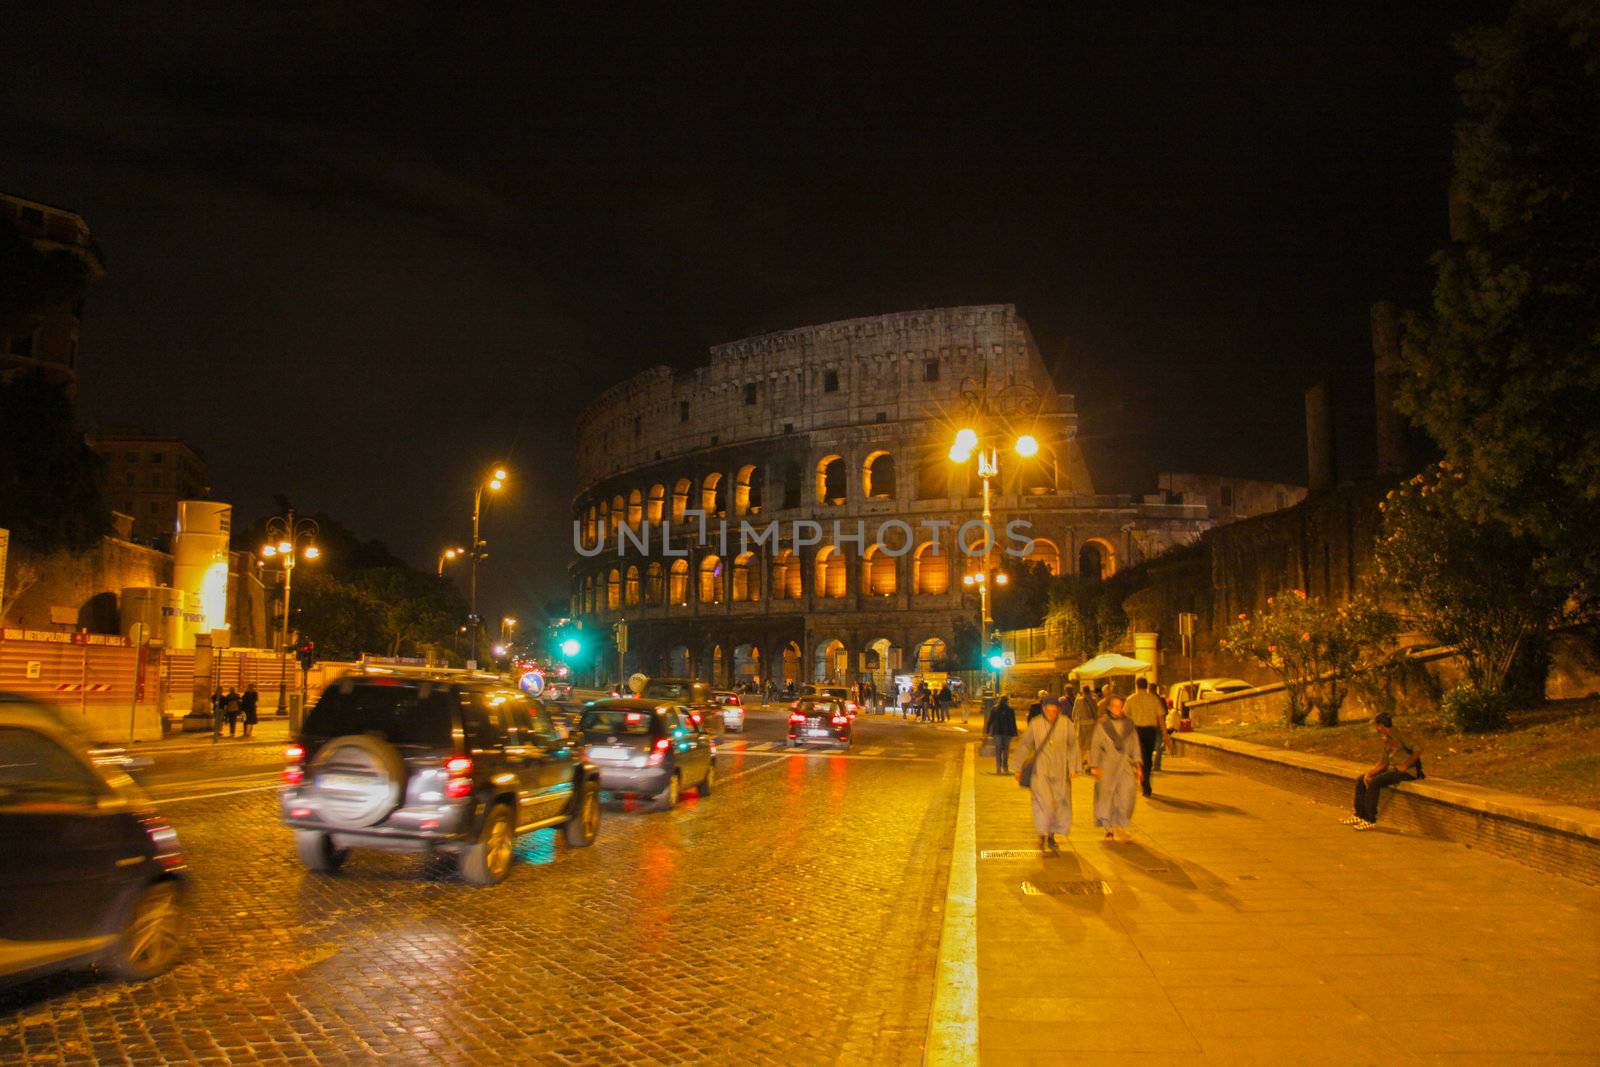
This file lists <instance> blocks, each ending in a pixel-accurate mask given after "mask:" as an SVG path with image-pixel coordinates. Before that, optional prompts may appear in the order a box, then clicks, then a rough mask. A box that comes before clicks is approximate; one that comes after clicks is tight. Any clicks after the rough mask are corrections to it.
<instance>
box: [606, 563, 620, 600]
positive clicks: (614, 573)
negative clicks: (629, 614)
mask: <svg viewBox="0 0 1600 1067" xmlns="http://www.w3.org/2000/svg"><path fill="white" fill-rule="evenodd" d="M606 607H607V609H609V610H611V611H616V610H617V609H618V608H620V607H622V572H621V571H619V570H617V568H615V567H612V568H611V573H610V574H608V575H606Z"/></svg>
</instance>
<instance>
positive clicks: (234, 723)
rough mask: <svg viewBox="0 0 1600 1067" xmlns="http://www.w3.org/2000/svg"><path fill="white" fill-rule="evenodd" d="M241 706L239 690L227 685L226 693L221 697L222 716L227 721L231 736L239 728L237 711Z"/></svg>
mask: <svg viewBox="0 0 1600 1067" xmlns="http://www.w3.org/2000/svg"><path fill="white" fill-rule="evenodd" d="M241 708H242V705H241V704H240V701H239V691H238V690H237V689H235V688H233V687H232V686H229V687H228V695H227V696H225V697H223V698H222V717H223V718H224V719H226V720H227V722H228V736H229V737H232V736H233V734H234V731H235V730H237V729H238V728H239V712H240V710H241Z"/></svg>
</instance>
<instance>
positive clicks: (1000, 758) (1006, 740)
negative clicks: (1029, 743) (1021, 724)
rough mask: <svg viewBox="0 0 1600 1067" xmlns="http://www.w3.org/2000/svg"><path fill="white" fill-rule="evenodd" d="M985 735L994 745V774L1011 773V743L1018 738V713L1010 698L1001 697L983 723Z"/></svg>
mask: <svg viewBox="0 0 1600 1067" xmlns="http://www.w3.org/2000/svg"><path fill="white" fill-rule="evenodd" d="M983 735H984V736H985V737H987V738H988V739H989V741H990V743H991V744H993V745H994V773H996V774H1010V773H1011V742H1012V740H1014V739H1015V738H1016V736H1017V713H1016V710H1015V709H1014V708H1012V706H1011V698H1010V697H1005V696H1003V697H1001V698H1000V699H999V700H997V701H995V704H994V707H992V708H990V709H989V717H988V718H986V719H985V720H984V721H983Z"/></svg>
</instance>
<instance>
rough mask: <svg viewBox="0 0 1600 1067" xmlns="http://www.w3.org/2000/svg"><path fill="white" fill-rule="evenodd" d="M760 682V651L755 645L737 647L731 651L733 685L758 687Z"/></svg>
mask: <svg viewBox="0 0 1600 1067" xmlns="http://www.w3.org/2000/svg"><path fill="white" fill-rule="evenodd" d="M760 682H761V649H759V648H757V647H756V646H755V645H737V646H735V647H734V650H733V684H734V685H735V686H741V685H759V684H760Z"/></svg>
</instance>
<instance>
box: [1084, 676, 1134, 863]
mask: <svg viewBox="0 0 1600 1067" xmlns="http://www.w3.org/2000/svg"><path fill="white" fill-rule="evenodd" d="M1143 766H1144V764H1143V756H1142V755H1141V751H1140V746H1139V732H1138V730H1137V729H1135V728H1134V725H1133V723H1132V722H1130V721H1129V720H1128V718H1127V716H1126V715H1124V714H1123V701H1122V698H1121V697H1119V696H1115V695H1113V696H1112V697H1111V698H1110V700H1109V701H1108V702H1107V705H1106V717H1105V718H1104V719H1101V720H1100V722H1099V723H1097V724H1096V725H1095V728H1094V744H1093V745H1092V746H1091V747H1090V749H1089V773H1091V774H1093V775H1094V777H1095V783H1094V821H1095V824H1096V825H1098V826H1103V827H1104V828H1105V831H1106V836H1107V837H1110V838H1114V839H1116V840H1118V841H1127V840H1129V839H1130V837H1131V834H1130V832H1129V829H1128V827H1129V825H1130V824H1131V823H1132V822H1133V802H1134V799H1135V797H1136V796H1137V791H1138V782H1139V779H1140V778H1141V777H1142V775H1143Z"/></svg>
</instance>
